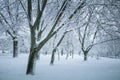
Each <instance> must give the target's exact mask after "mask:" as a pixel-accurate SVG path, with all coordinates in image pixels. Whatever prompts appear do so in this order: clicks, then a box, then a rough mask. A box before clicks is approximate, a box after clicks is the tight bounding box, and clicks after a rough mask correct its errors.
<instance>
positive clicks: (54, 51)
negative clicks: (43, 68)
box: [50, 49, 56, 65]
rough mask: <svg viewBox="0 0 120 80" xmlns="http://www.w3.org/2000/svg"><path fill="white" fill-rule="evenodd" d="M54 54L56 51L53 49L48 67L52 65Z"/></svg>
mask: <svg viewBox="0 0 120 80" xmlns="http://www.w3.org/2000/svg"><path fill="white" fill-rule="evenodd" d="M55 52H56V49H53V51H52V56H51V61H50V65H53V64H54V60H55Z"/></svg>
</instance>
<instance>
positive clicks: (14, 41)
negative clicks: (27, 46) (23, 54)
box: [13, 38, 18, 58]
mask: <svg viewBox="0 0 120 80" xmlns="http://www.w3.org/2000/svg"><path fill="white" fill-rule="evenodd" d="M17 56H18V41H17V38H14V39H13V57H14V58H15V57H17Z"/></svg>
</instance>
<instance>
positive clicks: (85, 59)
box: [84, 52, 87, 61]
mask: <svg viewBox="0 0 120 80" xmlns="http://www.w3.org/2000/svg"><path fill="white" fill-rule="evenodd" d="M84 61H87V52H84Z"/></svg>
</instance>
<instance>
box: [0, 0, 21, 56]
mask: <svg viewBox="0 0 120 80" xmlns="http://www.w3.org/2000/svg"><path fill="white" fill-rule="evenodd" d="M1 3H3V5H2V6H1V11H0V17H1V21H0V22H1V24H2V26H3V29H4V31H5V32H7V33H8V34H9V35H10V36H11V38H12V40H13V57H17V55H18V39H17V37H18V30H19V29H20V22H21V21H20V20H21V17H20V14H19V7H20V6H19V2H18V1H17V0H13V1H9V0H5V1H1Z"/></svg>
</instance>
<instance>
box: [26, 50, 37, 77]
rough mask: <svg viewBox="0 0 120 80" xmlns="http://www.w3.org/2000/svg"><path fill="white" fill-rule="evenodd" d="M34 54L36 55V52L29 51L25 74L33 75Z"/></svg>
mask: <svg viewBox="0 0 120 80" xmlns="http://www.w3.org/2000/svg"><path fill="white" fill-rule="evenodd" d="M36 54H37V52H36V51H35V49H31V50H30V55H29V60H28V65H27V72H26V74H31V75H34V68H35V63H36Z"/></svg>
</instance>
